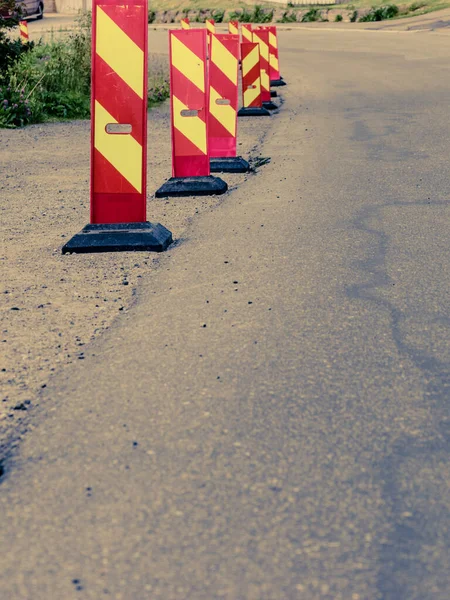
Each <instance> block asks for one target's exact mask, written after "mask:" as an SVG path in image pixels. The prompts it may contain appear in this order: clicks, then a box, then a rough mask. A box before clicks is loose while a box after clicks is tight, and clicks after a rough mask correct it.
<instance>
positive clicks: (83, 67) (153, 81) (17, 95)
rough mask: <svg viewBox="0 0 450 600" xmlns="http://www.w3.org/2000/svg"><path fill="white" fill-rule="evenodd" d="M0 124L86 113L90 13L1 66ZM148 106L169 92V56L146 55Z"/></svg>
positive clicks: (84, 116) (8, 125) (76, 116)
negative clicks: (67, 31)
mask: <svg viewBox="0 0 450 600" xmlns="http://www.w3.org/2000/svg"><path fill="white" fill-rule="evenodd" d="M0 75H1V77H0V127H4V128H5V127H6V128H12V127H21V126H24V125H27V124H29V123H40V122H43V121H49V120H50V121H52V120H53V121H54V120H58V121H60V120H65V119H87V118H89V116H90V104H91V101H90V96H91V92H90V90H91V16H90V14H89V13H84V14H81V15H80V16H79V17H78V19H77V24H76V27H75V29H74V30H73V31H72V32H71V33H70V34H69V35H67V36H64V37H57V38H54V39H51V40H50V41H48V42H46V43H44V42H43V41H40V42H38V43H36V44H34V46H33V47H32V48H30V50H29V51H28V52H26V53H23V54H22V55H20V56H19V57H18V58H17V59H16V60H14V61H12V62H11V64H9V65H8V67H7V69H5V70H4V71H2V72H1V74H0ZM148 86H149V107H151V106H154V105H156V104H158V103H160V102H162V101H163V100H165V99H166V98H168V97H169V65H168V59H167V58H166V57H164V56H160V55H151V56H149V79H148Z"/></svg>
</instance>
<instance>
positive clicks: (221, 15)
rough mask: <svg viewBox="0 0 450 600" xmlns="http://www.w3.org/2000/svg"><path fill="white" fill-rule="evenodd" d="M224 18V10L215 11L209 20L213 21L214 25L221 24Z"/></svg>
mask: <svg viewBox="0 0 450 600" xmlns="http://www.w3.org/2000/svg"><path fill="white" fill-rule="evenodd" d="M224 17H225V11H224V10H216V11H215V12H213V13H212V16H211V18H212V19H214V21H215V22H216V23H223V19H224Z"/></svg>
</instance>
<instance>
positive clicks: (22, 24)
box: [19, 21, 30, 44]
mask: <svg viewBox="0 0 450 600" xmlns="http://www.w3.org/2000/svg"><path fill="white" fill-rule="evenodd" d="M19 32H20V41H21V42H22V44H26V43H27V42H28V41H29V39H30V37H29V35H28V23H27V22H26V21H19Z"/></svg>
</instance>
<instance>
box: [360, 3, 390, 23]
mask: <svg viewBox="0 0 450 600" xmlns="http://www.w3.org/2000/svg"><path fill="white" fill-rule="evenodd" d="M398 12H399V11H398V6H397V5H396V4H388V5H387V6H379V7H372V8H371V9H370V11H369V12H368V13H367V14H366V15H364V16H363V17H361V18H360V19H359V21H360V23H365V22H372V21H384V20H385V19H393V18H394V17H396V16H397V15H398Z"/></svg>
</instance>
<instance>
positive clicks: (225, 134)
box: [208, 114, 235, 139]
mask: <svg viewBox="0 0 450 600" xmlns="http://www.w3.org/2000/svg"><path fill="white" fill-rule="evenodd" d="M208 133H209V138H210V139H211V138H215V137H219V138H233V139H234V137H235V136H234V135H231V133H230V132H229V131H228V129H225V127H224V126H223V125H222V123H221V122H220V121H218V120H217V119H216V117H215V116H214V115H212V114H210V115H209V132H208Z"/></svg>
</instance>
